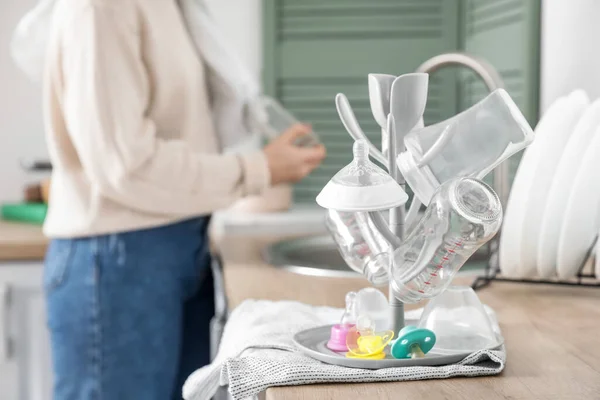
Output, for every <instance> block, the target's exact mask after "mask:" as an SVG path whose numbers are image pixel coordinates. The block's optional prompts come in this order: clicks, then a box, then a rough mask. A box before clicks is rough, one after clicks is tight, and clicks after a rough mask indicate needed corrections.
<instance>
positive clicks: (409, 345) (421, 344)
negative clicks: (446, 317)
mask: <svg viewBox="0 0 600 400" xmlns="http://www.w3.org/2000/svg"><path fill="white" fill-rule="evenodd" d="M434 345H435V333H433V332H432V331H430V330H429V329H424V328H417V327H416V326H413V325H408V326H405V327H404V328H402V329H401V330H400V332H399V333H398V339H396V340H394V341H393V342H392V348H391V350H390V354H391V355H392V357H394V358H423V357H425V354H427V353H428V352H429V351H430V350H431V349H432V348H433V346H434Z"/></svg>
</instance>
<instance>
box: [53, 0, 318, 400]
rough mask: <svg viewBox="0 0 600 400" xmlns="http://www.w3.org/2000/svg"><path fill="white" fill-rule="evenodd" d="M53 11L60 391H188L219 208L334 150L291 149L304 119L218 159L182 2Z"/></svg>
mask: <svg viewBox="0 0 600 400" xmlns="http://www.w3.org/2000/svg"><path fill="white" fill-rule="evenodd" d="M53 15H54V16H53V24H52V26H53V28H52V34H51V35H50V36H49V42H48V46H47V53H46V57H47V58H46V69H45V78H44V86H45V95H44V107H45V118H46V119H45V122H46V128H47V142H48V146H49V151H50V156H51V161H52V164H53V175H52V186H51V194H50V197H51V204H50V208H49V213H48V216H47V220H46V224H45V232H46V234H47V235H48V236H50V237H51V238H52V241H51V244H50V248H49V251H48V254H47V260H46V270H45V290H46V296H47V304H48V320H49V327H50V332H51V342H52V355H53V366H54V373H55V388H54V397H55V399H57V400H71V399H72V400H83V399H107V400H118V399H127V400H133V399H144V400H151V399H159V400H164V399H168V398H174V399H175V398H181V394H180V393H181V387H182V384H183V382H184V380H185V378H187V376H188V375H189V374H190V373H191V372H193V371H194V370H195V369H197V368H199V367H201V366H203V365H205V364H207V363H208V362H209V349H208V343H209V338H208V324H209V320H210V318H211V316H212V315H213V303H212V302H213V297H212V296H213V293H212V281H211V279H210V269H209V253H208V249H207V225H208V222H209V215H210V214H211V213H212V212H214V211H216V210H218V209H221V208H225V207H227V206H229V205H230V204H232V202H234V201H235V200H237V199H240V198H241V197H243V196H247V195H254V194H259V193H261V192H262V191H263V190H265V189H266V188H267V187H268V186H269V185H277V184H281V183H288V182H296V181H298V180H300V179H302V178H303V177H304V176H306V175H307V174H309V173H310V172H311V171H312V170H313V169H314V168H316V167H317V166H318V165H319V163H320V162H321V161H322V160H323V158H324V157H325V149H324V148H323V147H322V146H317V147H311V148H299V147H296V146H294V142H295V141H296V140H297V139H298V138H299V137H302V136H303V135H307V134H309V133H310V128H309V127H308V126H305V125H297V126H294V127H292V128H290V129H289V130H288V131H287V132H285V133H283V134H282V136H280V137H279V138H277V139H276V140H274V141H272V142H271V143H270V144H269V145H267V146H266V147H265V148H264V149H263V150H260V151H254V152H250V153H229V154H222V153H221V150H222V147H223V146H221V143H220V142H221V136H220V134H219V132H218V129H217V128H216V124H215V118H216V117H215V112H214V107H213V105H214V101H213V100H214V99H212V98H211V91H210V89H211V88H209V87H208V86H207V78H206V73H207V72H206V71H207V67H206V63H205V60H204V59H203V58H202V54H201V51H200V52H198V51H197V49H196V48H195V46H194V42H193V40H192V38H191V37H190V34H189V31H188V27H187V26H186V24H185V22H184V17H183V16H182V12H181V9H180V7H179V4H178V1H176V0H165V1H147V0H58V1H57V2H56V5H55V9H54V14H53ZM200 50H202V49H200ZM232 118H234V117H233V116H232ZM257 284H258V283H257Z"/></svg>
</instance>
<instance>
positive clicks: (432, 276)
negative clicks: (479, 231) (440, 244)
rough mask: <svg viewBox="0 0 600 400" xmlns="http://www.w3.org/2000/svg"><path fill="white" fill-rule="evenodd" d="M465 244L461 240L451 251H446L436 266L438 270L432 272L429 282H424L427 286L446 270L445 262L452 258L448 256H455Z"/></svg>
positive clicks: (422, 292)
mask: <svg viewBox="0 0 600 400" xmlns="http://www.w3.org/2000/svg"><path fill="white" fill-rule="evenodd" d="M462 244H463V241H462V240H459V241H458V242H454V245H453V247H452V248H451V249H448V250H446V254H444V256H443V257H442V262H441V263H439V264H437V265H436V269H435V270H434V271H433V272H431V273H430V274H429V280H427V281H425V282H423V283H424V284H425V285H431V278H434V277H436V276H438V274H437V272H438V271H439V270H440V269H442V268H444V262H446V261H449V260H450V256H449V255H448V254H455V253H456V249H458V248H459V247H461V246H462ZM419 293H421V294H424V293H425V292H424V291H423V290H419Z"/></svg>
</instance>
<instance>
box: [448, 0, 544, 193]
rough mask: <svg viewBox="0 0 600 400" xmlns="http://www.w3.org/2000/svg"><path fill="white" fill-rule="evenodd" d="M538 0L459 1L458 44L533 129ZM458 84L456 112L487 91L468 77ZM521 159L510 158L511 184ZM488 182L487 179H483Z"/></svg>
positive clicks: (536, 95) (536, 109) (466, 74)
mask: <svg viewBox="0 0 600 400" xmlns="http://www.w3.org/2000/svg"><path fill="white" fill-rule="evenodd" d="M540 3H541V0H463V1H462V3H461V7H462V10H461V18H462V22H461V24H460V25H461V42H462V46H463V47H462V48H463V49H464V51H466V52H467V53H470V54H473V55H476V56H479V57H481V58H483V59H485V60H486V61H488V62H489V63H490V64H491V65H493V66H494V67H495V68H496V69H497V70H498V72H499V73H500V75H501V76H502V79H503V80H504V84H505V89H506V90H507V92H508V93H509V94H510V95H511V97H512V98H513V99H514V100H515V102H516V103H517V105H518V106H519V108H520V109H521V111H522V112H523V114H524V115H525V116H526V117H527V119H528V121H529V123H530V124H531V126H534V127H535V125H536V123H537V120H538V112H539V81H540V78H539V68H540V7H541V5H540ZM461 77H462V79H461V82H460V83H459V88H460V89H459V102H460V108H462V109H464V108H467V107H468V106H470V105H472V104H474V103H475V102H477V101H478V100H480V99H481V98H483V97H484V96H485V95H486V94H487V93H488V91H487V89H486V88H485V86H484V85H483V83H482V82H481V80H479V79H478V78H477V77H475V76H474V75H473V74H472V73H469V72H463V73H462V74H461ZM521 155H522V154H519V155H517V156H515V157H512V158H511V159H510V161H509V163H510V173H511V181H512V179H513V178H514V174H515V172H516V169H517V167H518V164H519V161H520V158H521ZM486 180H488V181H490V180H491V177H490V176H488V178H487V179H486Z"/></svg>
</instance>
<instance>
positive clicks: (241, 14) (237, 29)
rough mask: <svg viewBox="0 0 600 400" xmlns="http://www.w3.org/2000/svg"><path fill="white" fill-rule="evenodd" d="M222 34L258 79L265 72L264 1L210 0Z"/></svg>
mask: <svg viewBox="0 0 600 400" xmlns="http://www.w3.org/2000/svg"><path fill="white" fill-rule="evenodd" d="M209 4H210V6H211V10H212V12H213V15H214V16H215V18H216V19H217V20H218V22H219V23H220V24H221V27H222V29H223V33H224V34H225V35H226V36H227V39H228V41H229V43H230V44H231V45H232V46H234V47H235V48H236V49H237V51H238V54H239V55H240V57H241V59H242V61H243V62H245V63H246V64H247V65H248V67H249V68H250V69H251V71H252V72H253V73H254V74H255V76H256V77H257V78H258V79H260V78H261V69H262V1H261V0H209Z"/></svg>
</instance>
